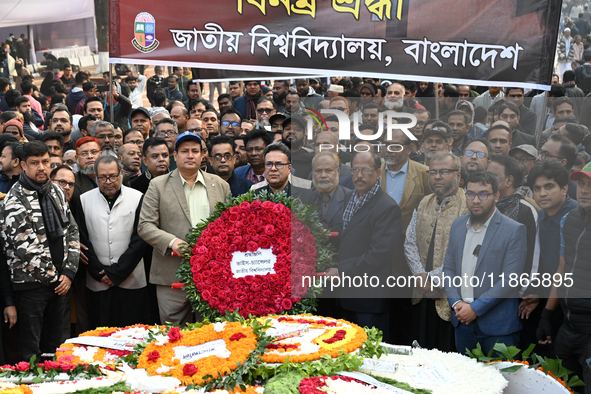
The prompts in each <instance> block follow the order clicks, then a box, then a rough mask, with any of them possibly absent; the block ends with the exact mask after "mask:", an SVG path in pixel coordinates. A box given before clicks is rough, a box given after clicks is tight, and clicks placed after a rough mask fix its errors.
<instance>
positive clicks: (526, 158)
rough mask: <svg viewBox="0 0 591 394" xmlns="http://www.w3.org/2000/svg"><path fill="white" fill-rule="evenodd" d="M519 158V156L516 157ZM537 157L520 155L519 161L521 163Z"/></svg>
mask: <svg viewBox="0 0 591 394" xmlns="http://www.w3.org/2000/svg"><path fill="white" fill-rule="evenodd" d="M515 159H517V158H515ZM534 160H535V158H533V157H520V158H519V159H517V161H518V162H520V163H521V164H523V163H527V162H528V161H534Z"/></svg>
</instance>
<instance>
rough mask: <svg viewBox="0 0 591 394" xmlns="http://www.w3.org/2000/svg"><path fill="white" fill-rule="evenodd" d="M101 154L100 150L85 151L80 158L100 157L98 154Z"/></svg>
mask: <svg viewBox="0 0 591 394" xmlns="http://www.w3.org/2000/svg"><path fill="white" fill-rule="evenodd" d="M99 153H101V151H100V150H91V151H85V152H80V157H84V158H86V157H90V156H98V154H99Z"/></svg>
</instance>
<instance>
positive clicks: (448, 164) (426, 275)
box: [404, 152, 468, 352]
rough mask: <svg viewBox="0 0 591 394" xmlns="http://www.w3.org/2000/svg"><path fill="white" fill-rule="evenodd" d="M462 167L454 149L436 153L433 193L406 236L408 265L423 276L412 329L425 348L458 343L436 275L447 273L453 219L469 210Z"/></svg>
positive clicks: (449, 348)
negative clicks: (462, 178) (462, 183)
mask: <svg viewBox="0 0 591 394" xmlns="http://www.w3.org/2000/svg"><path fill="white" fill-rule="evenodd" d="M460 169H461V164H460V159H459V158H458V157H457V156H455V155H454V154H452V153H450V152H437V153H435V154H434V155H433V158H432V159H431V163H430V165H429V170H428V171H426V173H427V174H428V176H429V189H431V191H433V194H430V195H428V196H427V197H425V198H423V199H422V200H421V203H420V204H419V206H418V208H417V209H416V210H415V211H414V212H413V214H412V219H411V221H410V224H409V225H408V228H407V229H406V239H405V241H404V254H405V257H406V261H407V264H408V266H409V268H410V270H411V272H412V274H413V275H414V276H417V277H420V278H421V281H420V282H418V283H417V287H416V288H415V289H414V290H413V291H414V293H413V299H412V304H413V305H415V306H414V307H413V308H414V313H413V314H412V322H411V324H410V328H411V332H413V333H415V335H416V338H415V339H417V340H418V342H419V343H420V344H421V346H423V347H424V348H427V349H433V348H437V349H439V350H441V351H444V352H453V351H455V348H456V347H455V335H454V329H453V326H452V324H451V322H450V319H451V312H452V309H451V308H450V306H449V304H448V303H447V298H446V296H445V290H444V289H443V288H442V286H433V288H432V287H431V286H432V285H434V284H433V278H436V277H437V278H439V279H440V278H441V275H442V272H443V262H444V259H445V251H446V249H447V244H448V241H449V235H450V231H451V226H452V223H453V222H454V220H456V219H457V218H458V217H460V216H462V215H465V214H466V213H468V207H467V206H466V195H465V193H464V190H463V189H462V188H460V180H461V174H460Z"/></svg>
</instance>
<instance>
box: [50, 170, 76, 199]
mask: <svg viewBox="0 0 591 394" xmlns="http://www.w3.org/2000/svg"><path fill="white" fill-rule="evenodd" d="M49 178H51V180H52V181H53V183H55V184H56V185H58V186H59V187H61V188H62V190H63V191H64V193H65V194H66V199H67V200H68V202H70V201H71V200H72V196H73V195H74V186H76V178H75V177H74V172H73V171H72V168H70V167H69V166H67V165H65V164H62V165H61V166H58V167H55V168H54V169H53V170H51V173H50V174H49Z"/></svg>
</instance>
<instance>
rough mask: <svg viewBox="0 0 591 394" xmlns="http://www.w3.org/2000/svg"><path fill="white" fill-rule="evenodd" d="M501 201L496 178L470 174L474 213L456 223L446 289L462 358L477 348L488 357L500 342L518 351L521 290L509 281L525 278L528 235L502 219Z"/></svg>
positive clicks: (446, 266)
mask: <svg viewBox="0 0 591 394" xmlns="http://www.w3.org/2000/svg"><path fill="white" fill-rule="evenodd" d="M498 199H499V183H498V180H497V178H496V177H495V176H494V175H493V174H492V173H490V172H483V171H477V172H475V173H473V174H471V175H470V177H469V178H468V182H467V186H466V204H467V205H468V210H469V211H470V213H469V214H468V215H464V216H460V217H459V218H457V219H456V220H455V221H454V223H453V224H452V227H451V231H450V234H451V236H450V238H449V244H448V247H447V252H446V254H445V263H444V265H443V273H444V279H443V285H444V286H445V291H446V292H447V300H448V302H449V305H450V306H451V307H452V309H453V311H452V313H451V322H452V324H453V326H454V327H455V336H456V348H457V350H458V352H459V353H462V354H464V353H465V352H466V349H468V350H470V351H471V350H472V349H474V348H476V345H477V343H480V344H481V346H482V349H483V351H484V353H485V354H486V353H488V352H489V351H490V350H491V349H492V348H493V346H494V345H495V343H496V342H499V343H504V344H505V345H507V346H519V331H520V330H521V322H520V321H519V315H518V307H519V290H520V289H521V285H520V283H519V281H516V280H513V281H511V278H514V277H517V278H520V275H521V274H522V273H523V267H524V266H525V260H526V257H527V237H526V229H525V226H524V225H523V224H520V223H518V222H516V221H514V220H512V219H509V218H508V217H507V216H505V215H502V214H501V212H500V211H499V210H498V209H497V208H496V205H495V204H496V202H497V201H498ZM512 275H513V276H512ZM460 277H461V279H462V282H461V283H460V281H459V279H458V278H460ZM454 278H455V279H456V280H454Z"/></svg>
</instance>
